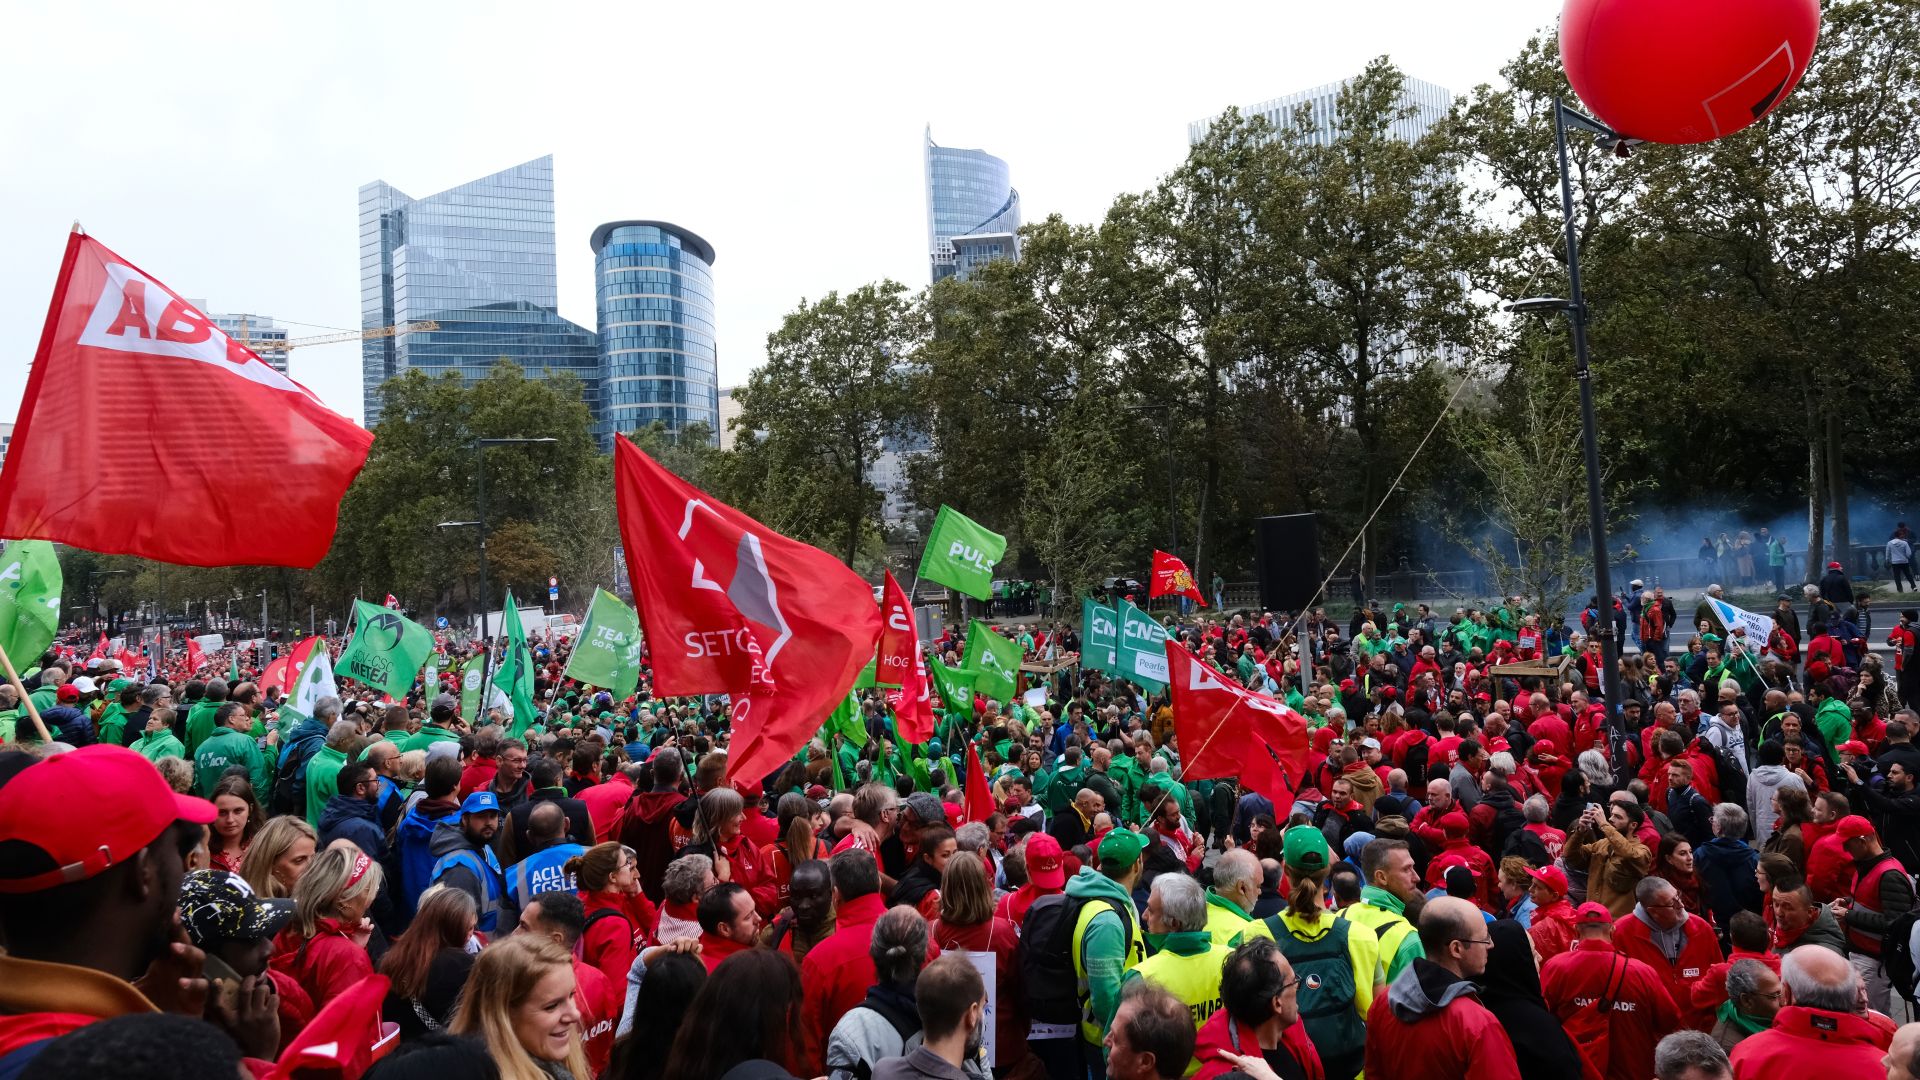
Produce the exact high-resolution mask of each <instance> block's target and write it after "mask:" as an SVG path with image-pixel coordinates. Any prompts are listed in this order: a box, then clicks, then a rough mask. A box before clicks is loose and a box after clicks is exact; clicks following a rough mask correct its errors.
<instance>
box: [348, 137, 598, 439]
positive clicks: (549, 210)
mask: <svg viewBox="0 0 1920 1080" xmlns="http://www.w3.org/2000/svg"><path fill="white" fill-rule="evenodd" d="M557 305H558V287H557V285H556V278H555V271H554V233H553V158H552V157H551V156H548V157H542V158H535V159H534V160H532V161H529V162H526V163H525V164H523V165H516V166H514V167H513V168H511V169H506V170H504V171H502V172H497V173H494V174H493V175H492V176H485V177H481V178H480V179H478V180H474V181H472V182H470V183H466V184H462V185H460V186H459V187H456V188H450V189H448V190H446V191H443V192H441V193H439V194H438V195H429V196H427V197H425V198H421V199H415V198H412V197H410V196H408V195H407V194H405V193H404V192H402V191H400V190H399V189H398V188H395V187H394V186H392V185H391V184H388V183H386V182H385V181H375V182H373V183H371V184H368V185H366V186H365V187H362V188H361V189H360V325H361V327H362V328H364V329H374V328H376V327H382V326H394V325H398V324H402V323H412V322H423V321H427V320H432V321H433V322H436V323H438V324H440V328H439V329H438V330H429V331H422V332H417V333H412V334H406V335H404V336H395V337H384V338H373V339H369V340H367V341H366V342H364V343H363V344H362V346H361V366H362V380H363V386H362V391H363V393H364V394H365V396H366V417H365V419H366V424H367V426H368V427H372V426H374V425H375V424H377V423H379V422H380V409H381V393H380V387H381V385H382V384H384V383H385V382H386V381H387V380H388V379H391V378H393V377H395V376H397V375H399V374H401V373H403V372H405V371H407V370H408V369H411V368H420V369H422V370H424V371H426V372H427V373H428V374H431V375H438V374H440V373H442V372H446V371H457V372H459V373H460V375H461V377H462V378H464V379H466V380H467V381H468V382H474V381H477V380H479V379H482V378H485V377H486V374H487V372H488V371H489V370H490V369H492V367H493V366H494V364H495V363H497V362H499V361H500V360H501V359H503V358H504V359H508V360H512V361H514V362H515V363H517V364H519V365H520V366H521V367H523V368H525V369H526V371H527V374H528V376H529V377H531V378H541V377H544V376H546V375H549V374H557V373H559V372H562V371H568V372H572V373H573V374H574V375H576V376H578V377H579V379H580V381H581V383H582V384H583V396H584V397H585V399H586V401H587V405H588V407H589V408H590V409H592V410H593V413H594V417H595V419H596V420H598V419H599V417H600V415H601V401H600V349H599V345H598V343H597V341H596V340H595V337H594V334H593V332H592V331H590V330H587V329H586V328H585V327H582V326H579V325H576V324H575V323H572V322H570V321H568V320H566V319H563V318H561V317H560V314H559V312H558V310H557Z"/></svg>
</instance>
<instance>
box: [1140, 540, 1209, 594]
mask: <svg viewBox="0 0 1920 1080" xmlns="http://www.w3.org/2000/svg"><path fill="white" fill-rule="evenodd" d="M1147 595H1148V596H1185V597H1188V598H1190V599H1191V600H1193V602H1194V603H1196V604H1199V605H1200V606H1201V607H1206V606H1207V598H1206V597H1205V596H1203V595H1201V593H1200V583H1199V582H1198V581H1195V580H1194V579H1193V571H1191V570H1189V569H1187V564H1186V563H1183V562H1181V561H1180V560H1179V559H1178V558H1176V557H1175V556H1172V555H1169V554H1167V553H1166V552H1164V551H1155V552H1154V553H1153V581H1152V583H1151V584H1149V585H1148V586H1147Z"/></svg>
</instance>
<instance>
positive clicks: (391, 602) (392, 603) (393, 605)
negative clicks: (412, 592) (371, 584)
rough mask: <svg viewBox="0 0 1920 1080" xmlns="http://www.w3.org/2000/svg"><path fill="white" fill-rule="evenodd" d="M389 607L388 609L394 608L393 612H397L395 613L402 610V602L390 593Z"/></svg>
mask: <svg viewBox="0 0 1920 1080" xmlns="http://www.w3.org/2000/svg"><path fill="white" fill-rule="evenodd" d="M387 606H388V607H390V608H392V609H393V610H395V611H399V610H400V601H399V599H398V598H396V597H395V596H394V595H393V594H392V593H388V594H387Z"/></svg>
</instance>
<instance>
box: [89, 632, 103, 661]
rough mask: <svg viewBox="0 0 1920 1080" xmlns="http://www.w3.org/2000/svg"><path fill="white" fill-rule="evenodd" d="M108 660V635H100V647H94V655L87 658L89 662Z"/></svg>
mask: <svg viewBox="0 0 1920 1080" xmlns="http://www.w3.org/2000/svg"><path fill="white" fill-rule="evenodd" d="M106 658H107V635H105V634H101V635H100V644H98V645H95V646H94V647H93V655H92V656H89V657H87V659H89V660H105V659H106Z"/></svg>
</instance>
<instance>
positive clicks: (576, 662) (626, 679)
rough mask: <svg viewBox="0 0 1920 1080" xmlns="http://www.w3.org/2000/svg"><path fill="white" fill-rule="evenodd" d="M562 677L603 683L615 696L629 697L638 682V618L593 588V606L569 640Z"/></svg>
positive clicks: (623, 605) (608, 596)
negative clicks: (570, 645)
mask: <svg viewBox="0 0 1920 1080" xmlns="http://www.w3.org/2000/svg"><path fill="white" fill-rule="evenodd" d="M566 676H567V678H569V679H577V680H579V681H580V682H583V683H586V684H587V685H589V686H604V687H606V688H607V689H609V690H611V691H613V696H614V697H617V698H624V697H628V696H631V695H632V693H633V690H634V687H636V686H638V685H640V620H639V618H638V617H637V616H635V615H634V613H633V609H632V608H630V607H628V606H627V605H625V604H623V603H621V602H620V598H619V597H617V596H615V595H613V594H612V593H610V592H608V591H607V590H605V589H595V590H593V606H591V607H589V608H588V609H587V622H586V625H585V626H583V627H581V628H580V637H579V638H578V639H576V640H575V641H574V643H573V657H572V659H570V660H568V661H567V671H566Z"/></svg>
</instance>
